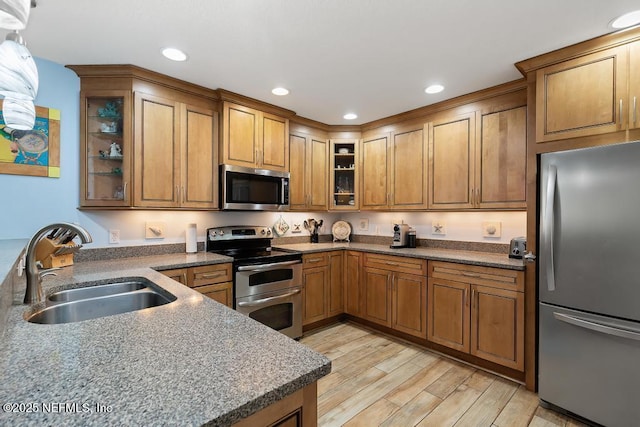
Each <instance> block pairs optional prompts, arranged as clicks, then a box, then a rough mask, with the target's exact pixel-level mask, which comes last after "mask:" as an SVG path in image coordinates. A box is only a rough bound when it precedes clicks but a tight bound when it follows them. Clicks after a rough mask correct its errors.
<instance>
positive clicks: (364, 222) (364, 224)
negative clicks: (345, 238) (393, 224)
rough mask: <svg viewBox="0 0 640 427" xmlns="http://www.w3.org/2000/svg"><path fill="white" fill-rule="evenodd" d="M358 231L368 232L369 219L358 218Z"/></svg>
mask: <svg viewBox="0 0 640 427" xmlns="http://www.w3.org/2000/svg"><path fill="white" fill-rule="evenodd" d="M358 229H359V230H360V231H369V218H360V221H359V222H358Z"/></svg>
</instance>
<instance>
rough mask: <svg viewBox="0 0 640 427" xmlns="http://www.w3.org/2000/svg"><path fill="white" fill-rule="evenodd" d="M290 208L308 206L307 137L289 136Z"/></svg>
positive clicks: (298, 208) (297, 208) (296, 208)
mask: <svg viewBox="0 0 640 427" xmlns="http://www.w3.org/2000/svg"><path fill="white" fill-rule="evenodd" d="M289 174H290V176H289V209H291V210H305V209H306V208H307V202H308V194H307V182H306V177H307V137H306V136H303V135H294V134H292V135H290V136H289Z"/></svg>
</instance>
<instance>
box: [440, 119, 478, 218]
mask: <svg viewBox="0 0 640 427" xmlns="http://www.w3.org/2000/svg"><path fill="white" fill-rule="evenodd" d="M475 135H476V114H475V112H472V113H469V114H466V115H462V116H453V117H450V118H444V119H440V120H436V121H433V122H432V123H431V124H430V125H429V173H430V179H429V207H430V208H432V209H461V208H462V209H465V208H472V207H473V206H474V203H473V201H474V196H475V194H474V188H473V185H474V173H475V172H474V166H475V158H474V156H475V139H476V138H475Z"/></svg>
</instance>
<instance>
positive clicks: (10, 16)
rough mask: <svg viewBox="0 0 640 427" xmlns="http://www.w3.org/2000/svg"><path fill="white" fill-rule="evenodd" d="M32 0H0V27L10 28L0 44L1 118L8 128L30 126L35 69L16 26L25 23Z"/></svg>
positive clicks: (24, 24) (33, 119)
mask: <svg viewBox="0 0 640 427" xmlns="http://www.w3.org/2000/svg"><path fill="white" fill-rule="evenodd" d="M35 6H36V1H35V0H0V27H1V28H7V29H10V30H14V31H12V32H10V33H9V34H7V37H6V39H5V41H4V42H2V44H0V95H1V96H3V97H4V100H3V102H2V119H3V121H4V124H5V126H7V127H8V128H11V129H18V130H29V129H33V125H34V123H35V117H36V111H35V106H34V105H33V101H34V99H35V97H36V94H37V93H38V69H37V68H36V64H35V61H34V60H33V57H32V56H31V53H30V52H29V50H28V49H27V46H26V44H25V43H24V40H23V39H22V36H21V35H20V33H18V30H22V29H24V28H25V27H26V26H27V20H28V19H29V11H30V9H31V7H35Z"/></svg>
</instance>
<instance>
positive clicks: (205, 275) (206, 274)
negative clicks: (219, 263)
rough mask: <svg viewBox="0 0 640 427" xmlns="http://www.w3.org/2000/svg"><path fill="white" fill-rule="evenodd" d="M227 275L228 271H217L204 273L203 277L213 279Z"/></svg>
mask: <svg viewBox="0 0 640 427" xmlns="http://www.w3.org/2000/svg"><path fill="white" fill-rule="evenodd" d="M225 274H227V272H226V271H217V272H215V273H202V275H201V277H202V278H204V279H213V278H214V277H220V276H224V275H225Z"/></svg>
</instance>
